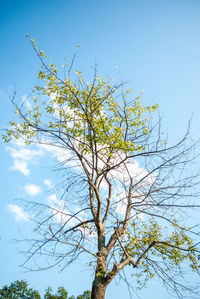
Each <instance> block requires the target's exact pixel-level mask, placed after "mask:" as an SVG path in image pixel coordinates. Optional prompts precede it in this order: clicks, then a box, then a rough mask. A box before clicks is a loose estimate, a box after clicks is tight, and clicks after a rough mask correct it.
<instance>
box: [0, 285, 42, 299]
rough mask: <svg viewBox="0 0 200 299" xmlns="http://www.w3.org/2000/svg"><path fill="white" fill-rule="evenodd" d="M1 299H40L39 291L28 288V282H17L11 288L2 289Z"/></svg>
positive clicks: (0, 291)
mask: <svg viewBox="0 0 200 299" xmlns="http://www.w3.org/2000/svg"><path fill="white" fill-rule="evenodd" d="M0 298H2V299H5V298H6V299H40V295H39V293H38V291H36V290H34V289H32V288H30V289H29V288H28V284H27V282H26V281H23V280H21V281H19V280H17V281H15V282H12V283H11V284H10V285H9V286H7V285H5V286H4V287H3V288H2V289H0Z"/></svg>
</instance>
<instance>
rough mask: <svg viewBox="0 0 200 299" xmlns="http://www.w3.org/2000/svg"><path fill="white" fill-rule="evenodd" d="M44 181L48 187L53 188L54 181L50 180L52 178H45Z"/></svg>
mask: <svg viewBox="0 0 200 299" xmlns="http://www.w3.org/2000/svg"><path fill="white" fill-rule="evenodd" d="M44 183H45V185H46V186H47V187H49V188H53V183H52V181H50V180H48V179H45V180H44Z"/></svg>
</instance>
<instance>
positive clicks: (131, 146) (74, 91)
mask: <svg viewBox="0 0 200 299" xmlns="http://www.w3.org/2000/svg"><path fill="white" fill-rule="evenodd" d="M31 41H32V43H33V46H34V47H35V50H36V52H37V54H38V56H42V55H43V54H41V53H43V52H41V51H40V50H38V49H37V46H36V45H35V42H34V41H33V40H31ZM75 73H76V77H77V78H76V79H74V82H73V81H72V80H71V79H70V77H66V78H65V79H63V80H61V79H60V78H58V69H57V68H56V66H55V65H54V64H53V63H50V64H48V65H46V66H45V67H44V65H42V68H41V70H40V71H39V73H38V78H39V79H40V80H41V81H42V85H37V86H36V87H35V89H34V92H35V95H34V96H33V107H32V108H31V109H28V110H26V113H25V115H24V114H22V111H21V110H20V109H19V108H18V107H17V108H16V114H17V115H18V117H19V118H20V119H21V121H20V122H19V123H17V122H14V121H11V122H10V125H11V128H10V129H9V130H8V132H7V135H5V136H4V137H3V138H4V141H6V142H8V141H9V140H10V139H11V138H13V137H14V138H21V137H23V138H25V141H26V143H27V144H29V143H30V142H31V141H32V140H34V138H37V135H38V129H39V128H40V129H41V127H42V128H43V130H44V123H43V121H45V129H46V130H50V131H51V132H57V131H59V133H60V134H61V135H63V137H64V136H65V137H66V136H67V137H70V138H72V139H75V140H78V141H79V150H80V152H81V154H84V153H90V152H91V141H92V140H95V142H96V143H97V144H98V145H99V146H104V147H105V145H107V147H106V148H104V150H103V151H104V153H106V154H107V155H110V156H112V154H113V153H114V152H115V151H118V150H120V151H121V152H124V153H127V152H129V153H133V152H140V151H142V150H144V149H145V147H144V145H139V144H138V143H136V142H134V139H135V137H136V136H137V135H138V133H140V134H141V133H143V134H144V135H148V134H149V128H148V123H149V117H150V115H149V113H151V112H154V111H155V109H156V108H157V107H158V105H152V106H147V107H144V106H143V105H142V103H141V95H140V96H138V97H137V98H133V99H131V96H129V93H130V90H126V91H123V99H124V100H123V105H122V106H120V104H119V103H118V101H117V100H116V98H117V97H118V95H119V90H120V86H113V84H111V82H109V81H105V80H104V78H102V77H100V76H96V75H95V77H94V80H93V82H92V83H85V82H84V81H83V75H82V73H81V72H79V71H75ZM41 111H42V113H41ZM24 116H25V117H24ZM50 116H52V117H51V118H50Z"/></svg>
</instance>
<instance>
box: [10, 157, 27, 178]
mask: <svg viewBox="0 0 200 299" xmlns="http://www.w3.org/2000/svg"><path fill="white" fill-rule="evenodd" d="M10 169H11V170H18V171H20V172H21V173H22V174H24V175H26V176H27V175H29V174H30V170H29V168H28V165H27V162H26V161H23V160H17V159H15V160H14V161H13V166H11V167H10Z"/></svg>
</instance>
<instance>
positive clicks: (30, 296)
mask: <svg viewBox="0 0 200 299" xmlns="http://www.w3.org/2000/svg"><path fill="white" fill-rule="evenodd" d="M0 298H2V299H40V298H41V296H40V294H39V293H38V291H36V290H34V289H33V288H28V283H27V282H26V281H23V280H21V281H19V280H17V281H15V282H12V283H11V284H10V285H9V286H7V285H5V286H3V287H2V289H0ZM90 298H91V292H90V291H84V293H83V294H82V295H79V296H77V297H76V298H75V297H74V296H70V297H68V292H67V291H66V290H65V288H64V287H59V288H58V290H57V292H56V293H55V294H53V291H52V288H51V287H48V288H47V289H46V291H45V294H44V299H90Z"/></svg>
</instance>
